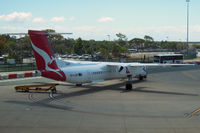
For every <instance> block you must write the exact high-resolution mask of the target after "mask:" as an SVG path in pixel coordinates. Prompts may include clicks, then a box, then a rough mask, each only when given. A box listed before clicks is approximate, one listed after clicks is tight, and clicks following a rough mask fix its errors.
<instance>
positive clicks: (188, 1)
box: [186, 0, 190, 49]
mask: <svg viewBox="0 0 200 133" xmlns="http://www.w3.org/2000/svg"><path fill="white" fill-rule="evenodd" d="M186 2H187V49H188V48H189V44H188V42H189V3H190V0H186Z"/></svg>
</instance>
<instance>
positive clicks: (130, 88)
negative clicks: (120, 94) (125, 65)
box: [126, 75, 133, 90]
mask: <svg viewBox="0 0 200 133" xmlns="http://www.w3.org/2000/svg"><path fill="white" fill-rule="evenodd" d="M127 78H128V81H126V90H132V88H133V87H132V75H128V76H127Z"/></svg>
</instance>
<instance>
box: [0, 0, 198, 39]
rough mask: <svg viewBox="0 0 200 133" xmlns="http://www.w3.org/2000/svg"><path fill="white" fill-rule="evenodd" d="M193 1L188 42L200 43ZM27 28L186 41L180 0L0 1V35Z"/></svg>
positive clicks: (75, 35) (193, 0) (92, 36)
mask: <svg viewBox="0 0 200 133" xmlns="http://www.w3.org/2000/svg"><path fill="white" fill-rule="evenodd" d="M199 6H200V1H199V0H191V2H190V41H200V17H199V16H198V15H197V14H198V13H199V10H200V9H199ZM28 29H36V30H41V29H55V30H56V31H57V32H73V35H71V36H70V37H72V38H78V37H81V38H83V39H95V40H107V39H108V36H107V35H110V37H111V40H114V39H116V35H115V34H116V33H119V32H120V33H123V34H125V35H126V36H127V37H128V39H129V40H130V39H132V38H135V37H141V38H143V37H144V35H150V36H152V37H153V38H154V39H155V40H175V41H185V40H186V1H185V0H34V1H28V0H2V1H1V4H0V33H8V32H27V30H28Z"/></svg>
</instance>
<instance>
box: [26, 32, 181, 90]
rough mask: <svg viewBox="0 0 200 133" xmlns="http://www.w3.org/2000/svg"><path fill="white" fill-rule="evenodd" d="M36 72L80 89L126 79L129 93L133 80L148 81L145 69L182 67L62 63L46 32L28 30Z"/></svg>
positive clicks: (88, 62) (65, 61)
mask: <svg viewBox="0 0 200 133" xmlns="http://www.w3.org/2000/svg"><path fill="white" fill-rule="evenodd" d="M28 34H29V36H30V39H31V44H32V48H33V51H34V56H35V60H36V65H37V68H38V72H39V73H40V74H41V76H43V77H46V78H50V79H53V80H58V81H66V82H70V83H74V84H76V85H77V86H81V85H82V84H84V83H92V82H101V81H104V80H109V79H118V78H127V79H128V80H127V82H126V89H127V90H130V89H132V78H139V80H143V79H144V78H147V71H146V67H147V66H174V65H178V66H179V65H184V64H154V63H149V64H147V63H146V64H144V63H117V62H90V61H69V60H61V59H58V58H56V57H55V56H54V54H53V51H52V49H51V44H50V42H49V41H48V39H47V36H48V33H47V32H45V31H34V30H29V31H28Z"/></svg>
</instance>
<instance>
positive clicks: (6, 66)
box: [0, 63, 37, 72]
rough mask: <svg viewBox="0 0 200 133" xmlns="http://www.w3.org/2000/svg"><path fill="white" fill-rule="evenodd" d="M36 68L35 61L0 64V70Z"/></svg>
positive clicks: (10, 70)
mask: <svg viewBox="0 0 200 133" xmlns="http://www.w3.org/2000/svg"><path fill="white" fill-rule="evenodd" d="M36 69H37V67H36V64H35V63H21V64H0V72H12V71H29V70H36Z"/></svg>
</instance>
